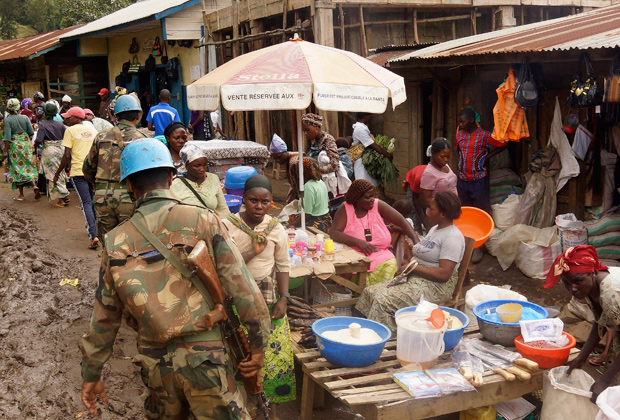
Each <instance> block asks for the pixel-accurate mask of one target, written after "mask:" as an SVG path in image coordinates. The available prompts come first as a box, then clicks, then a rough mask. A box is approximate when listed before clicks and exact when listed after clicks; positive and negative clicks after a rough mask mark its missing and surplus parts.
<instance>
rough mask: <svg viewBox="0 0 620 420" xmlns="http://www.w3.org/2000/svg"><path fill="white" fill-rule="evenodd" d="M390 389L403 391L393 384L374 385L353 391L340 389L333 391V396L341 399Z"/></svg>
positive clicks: (356, 388) (353, 389)
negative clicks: (346, 396)
mask: <svg viewBox="0 0 620 420" xmlns="http://www.w3.org/2000/svg"><path fill="white" fill-rule="evenodd" d="M388 389H391V390H394V389H402V388H401V387H400V385H398V384H396V383H391V384H387V385H373V386H366V387H355V388H352V389H340V390H336V391H332V392H331V394H332V395H333V396H334V397H338V398H340V397H342V396H345V395H356V394H361V393H363V392H365V393H370V392H378V391H384V390H388Z"/></svg>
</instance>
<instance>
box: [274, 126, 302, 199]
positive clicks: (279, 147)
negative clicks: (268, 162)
mask: <svg viewBox="0 0 620 420" xmlns="http://www.w3.org/2000/svg"><path fill="white" fill-rule="evenodd" d="M269 153H271V158H272V159H273V160H274V164H275V163H278V164H279V165H282V166H284V170H285V172H286V176H287V178H288V184H289V189H288V192H287V193H286V204H288V203H290V202H291V201H294V200H297V199H299V173H298V172H297V162H299V153H297V152H289V151H288V148H287V146H286V143H285V142H284V140H282V139H281V138H280V136H278V135H277V134H274V135H273V139H272V140H271V144H270V145H269Z"/></svg>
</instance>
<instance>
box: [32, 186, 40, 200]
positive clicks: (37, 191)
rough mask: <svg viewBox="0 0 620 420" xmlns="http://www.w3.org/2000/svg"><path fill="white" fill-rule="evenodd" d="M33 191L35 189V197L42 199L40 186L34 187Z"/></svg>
mask: <svg viewBox="0 0 620 420" xmlns="http://www.w3.org/2000/svg"><path fill="white" fill-rule="evenodd" d="M33 191H34V199H35V200H40V199H41V191H39V187H34V188H33Z"/></svg>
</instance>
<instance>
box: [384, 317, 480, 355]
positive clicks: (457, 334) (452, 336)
mask: <svg viewBox="0 0 620 420" xmlns="http://www.w3.org/2000/svg"><path fill="white" fill-rule="evenodd" d="M416 308H417V306H409V307H407V308H403V309H399V310H398V311H396V313H395V314H394V318H396V316H397V315H398V314H400V313H403V312H415V309H416ZM439 308H440V309H441V310H442V311H446V312H448V313H449V314H450V315H452V316H455V317H457V318H458V319H459V320H460V321H461V322H462V323H463V326H462V327H461V328H456V329H454V330H447V331H446V333H445V334H444V336H443V342H444V344H445V346H446V351H448V350H452V349H453V348H455V347H456V345H457V344H458V343H459V341H461V338H463V333H464V332H465V328H467V327H468V326H469V317H468V316H467V315H465V314H464V313H463V312H461V311H459V310H456V309H453V308H448V307H446V306H440V307H439Z"/></svg>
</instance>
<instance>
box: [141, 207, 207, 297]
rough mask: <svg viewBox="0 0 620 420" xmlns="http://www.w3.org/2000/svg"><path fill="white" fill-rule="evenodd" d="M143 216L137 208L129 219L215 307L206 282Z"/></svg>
mask: <svg viewBox="0 0 620 420" xmlns="http://www.w3.org/2000/svg"><path fill="white" fill-rule="evenodd" d="M143 217H144V216H143V215H142V213H140V210H136V212H135V214H134V215H133V217H132V218H131V219H129V221H130V222H131V224H132V225H134V226H135V228H136V229H138V232H140V233H141V234H142V236H144V238H145V239H146V240H147V241H149V242H150V243H151V245H153V246H154V247H155V249H156V250H158V251H159V253H160V254H161V255H163V256H164V258H165V259H167V260H168V262H169V263H170V264H172V266H173V267H174V268H176V269H177V271H178V272H179V273H181V275H182V276H183V277H185V278H186V279H190V280H191V282H192V284H193V285H194V287H196V289H198V291H199V292H200V294H201V295H202V297H203V298H204V300H205V301H206V302H207V305H209V306H210V307H211V308H213V299H212V298H211V295H210V294H209V292H208V291H207V289H206V287H205V286H204V284H202V283H201V282H200V281H198V280H196V276H195V275H194V273H193V272H192V271H191V270H190V269H189V268H187V267H186V266H185V265H184V264H183V263H182V262H181V260H180V259H179V258H178V257H177V256H175V255H174V254H173V253H172V251H170V250H169V249H168V247H166V246H165V245H164V244H163V243H162V242H161V241H160V240H159V239H158V238H157V236H155V235H154V234H153V232H151V231H150V230H149V228H147V227H146V225H145V224H144V223H142V221H141V220H140V219H142V218H143Z"/></svg>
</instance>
